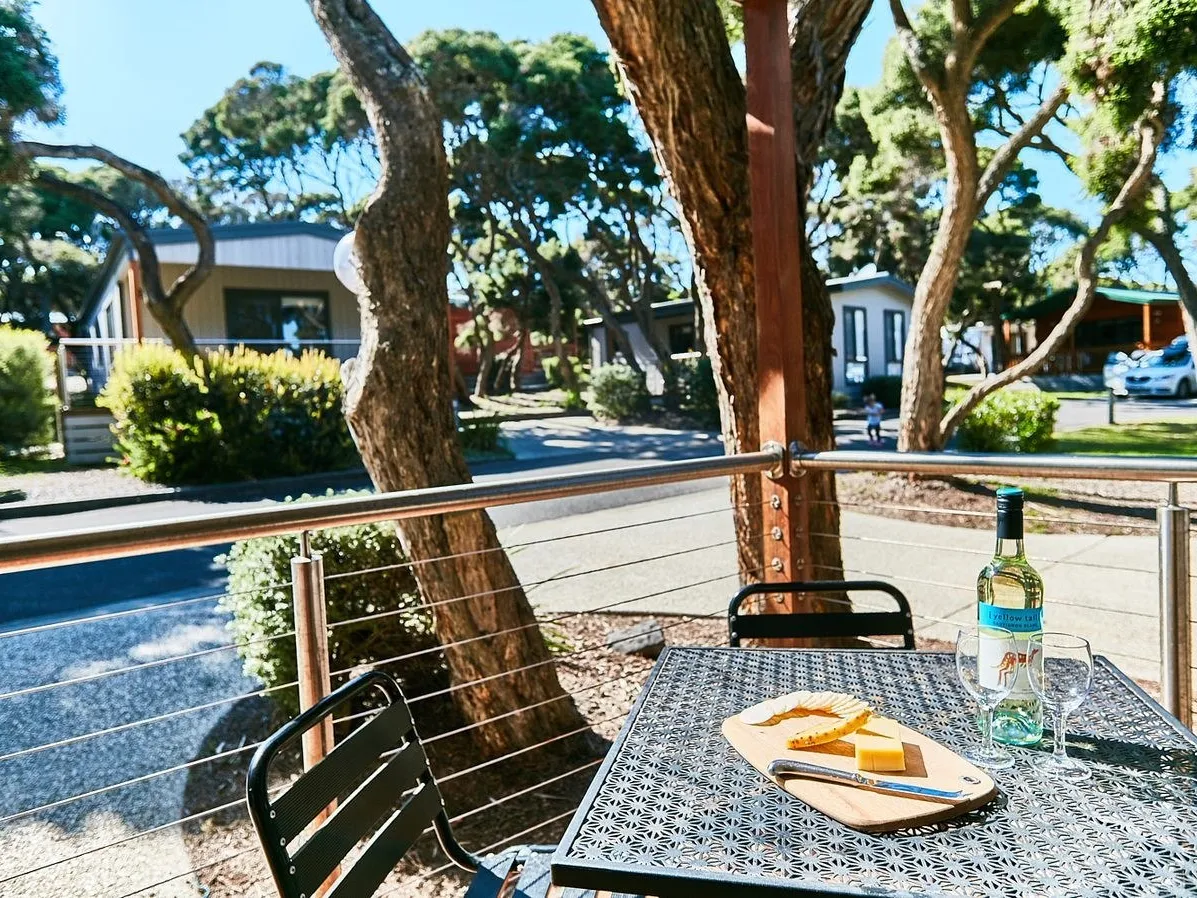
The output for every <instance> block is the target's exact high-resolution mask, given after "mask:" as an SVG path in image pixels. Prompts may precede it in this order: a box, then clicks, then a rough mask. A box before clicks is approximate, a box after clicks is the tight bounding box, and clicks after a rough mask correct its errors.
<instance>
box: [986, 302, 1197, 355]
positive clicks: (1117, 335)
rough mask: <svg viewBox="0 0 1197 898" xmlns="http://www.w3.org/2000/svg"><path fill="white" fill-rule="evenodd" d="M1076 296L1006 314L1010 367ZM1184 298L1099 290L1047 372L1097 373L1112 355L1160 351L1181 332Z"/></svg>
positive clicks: (1048, 329) (1035, 343)
mask: <svg viewBox="0 0 1197 898" xmlns="http://www.w3.org/2000/svg"><path fill="white" fill-rule="evenodd" d="M1075 298H1076V288H1075V287H1070V288H1068V289H1066V290H1057V291H1055V292H1054V293H1051V294H1049V295H1048V296H1046V297H1045V298H1044V299H1042V300H1040V301H1039V302H1037V303H1034V304H1032V305H1030V306H1027V307H1026V308H1023V309H1019V310H1017V311H1015V312H1010V313H1007V314H1006V315H1004V316H1003V318H1004V319H1005V320H1004V323H1003V336H1004V338H1005V340H1006V358H1007V359H1008V360H1009V362H1010V363H1011V364H1013V363H1014V362H1017V361H1019V360H1020V359H1022V358H1024V357H1025V356H1027V355H1028V354H1030V353H1031V352H1032V351H1033V350H1034V349H1035V347H1036V346H1038V345H1039V341H1040V340H1042V339H1043V338H1044V337H1046V336H1047V335H1048V334H1049V333H1051V331H1052V329H1053V328H1054V327H1055V326H1056V325H1057V324H1059V323H1060V319H1061V318H1062V317H1063V315H1064V312H1065V311H1066V310H1067V309H1068V307H1069V306H1070V305H1072V301H1073V300H1074V299H1075ZM1179 300H1180V295H1179V294H1177V293H1169V292H1167V291H1164V290H1132V289H1128V288H1125V287H1098V288H1097V294H1096V295H1095V296H1094V297H1093V303H1092V304H1091V305H1090V306H1089V310H1088V311H1087V312H1086V313H1085V317H1084V318H1083V319H1082V320H1081V321H1080V323H1079V324H1077V326H1076V329H1075V330H1073V332H1072V334H1071V335H1070V336H1069V337H1068V339H1067V340H1066V341H1065V342H1064V344H1063V345H1062V346H1061V347H1060V349H1059V351H1057V352H1056V354H1055V355H1054V356H1052V358H1051V359H1050V360H1049V361H1048V363H1047V365H1046V366H1045V368H1044V373H1046V374H1095V373H1099V372H1100V371H1101V368H1102V365H1103V364H1104V363H1105V360H1106V357H1107V356H1108V355H1109V354H1110V353H1111V352H1127V353H1129V352H1131V351H1133V350H1135V349H1160V348H1162V347H1164V346H1167V345H1168V344H1169V343H1170V342H1172V340H1173V339H1174V338H1176V337H1179V336H1180V335H1181V334H1183V333H1184V332H1185V331H1184V321H1183V320H1182V318H1181V314H1180V304H1179Z"/></svg>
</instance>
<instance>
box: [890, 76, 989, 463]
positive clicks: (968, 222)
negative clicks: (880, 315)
mask: <svg viewBox="0 0 1197 898" xmlns="http://www.w3.org/2000/svg"><path fill="white" fill-rule="evenodd" d="M935 109H936V116H935V117H936V120H937V121H938V123H939V131H940V136H941V137H942V138H943V141H944V156H945V157H946V161H947V184H946V186H945V188H944V204H943V209H942V210H941V211H940V214H939V225H938V227H937V228H936V230H935V238H934V240H932V242H931V251H930V253H929V254H928V256H927V262H926V264H925V265H924V266H923V270H922V271H921V272H920V273H919V279H918V283H917V284H916V285H915V288H914V305H913V307H912V308H911V310H910V323H911V326H910V337H909V339H908V340H907V341H906V352H905V355H904V357H903V359H902V405H901V413H900V420H899V423H898V450H899V451H901V452H926V451H929V450H934V449H942V448H943V443H942V442H941V440H940V434H939V419H940V417H941V416H942V415H943V397H944V374H943V365H942V362H941V354H942V352H943V338H942V337H941V336H940V329H941V328H942V326H943V321H944V316H945V314H946V313H947V311H948V306H949V305H950V304H951V302H952V294H953V293H954V292H955V290H956V280H957V278H958V277H959V275H960V263H961V261H962V260H963V259H964V251H965V248H966V247H967V246H968V238H969V235H971V234H972V231H973V222H974V220H975V219H976V217H977V204H976V194H977V181H978V178H979V177H980V173H979V171H978V168H977V148H976V144H975V143H974V142H973V133H972V121H971V119H970V118H969V114H968V106H967V104H966V101H965V97H964V96H963V95H962V94H959V95H952V96H951V97H950V98H947V97H945V99H944V103H942V104H940V103H937V104H936V106H935Z"/></svg>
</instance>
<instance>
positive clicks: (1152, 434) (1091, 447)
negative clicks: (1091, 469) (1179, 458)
mask: <svg viewBox="0 0 1197 898" xmlns="http://www.w3.org/2000/svg"><path fill="white" fill-rule="evenodd" d="M1051 451H1053V452H1080V453H1089V454H1107V455H1197V422H1193V421H1149V422H1144V423H1140V424H1116V425H1114V426H1112V427H1111V426H1102V427H1086V428H1084V429H1083V430H1069V431H1067V432H1065V433H1059V434H1056V445H1055V448H1054V449H1052V450H1051Z"/></svg>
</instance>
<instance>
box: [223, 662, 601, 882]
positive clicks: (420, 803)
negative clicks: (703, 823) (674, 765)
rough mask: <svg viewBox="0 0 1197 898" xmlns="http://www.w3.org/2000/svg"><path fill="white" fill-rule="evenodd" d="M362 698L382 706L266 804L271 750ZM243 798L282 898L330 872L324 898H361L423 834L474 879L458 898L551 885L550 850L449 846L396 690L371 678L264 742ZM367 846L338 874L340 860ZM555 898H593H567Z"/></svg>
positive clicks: (384, 678) (439, 803) (434, 789)
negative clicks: (377, 699)
mask: <svg viewBox="0 0 1197 898" xmlns="http://www.w3.org/2000/svg"><path fill="white" fill-rule="evenodd" d="M369 690H379V691H381V692H382V694H383V696H384V697H385V698H386V706H385V707H384V708H383V709H382V710H381V711H380V712H379V713H378V714H377V715H376V716H374V717H373V718H372V719H371V720H369V721H368V722H367V723H365V724H364V725H362V726H360V727H359V728H358V729H357V730H355V731H354V732H353V733H352V734H351V735H350V736H348V737H347V738H346V739H345V740H344V741H343V742H341V743H340V744H338V745H337V746H336V747H335V748H334V749H333V750H332V751H331V752H329V754H328V756H327V757H326V758H325V759H324V760H323V761H321V762H320V763H318V764H317V765H316V766H315V767H313V768H312V769H311V770H309V771H307V772H305V773H304V774H303V775H301V776H300V777H299V778H298V779H296V780H295V781H294V782H293V783H292V784H291V786H290V787H289V788H288V789H287V790H286V791H285V792H283V793H282V794H281V795H279V796H278V797H277V798H273V799H272V798H271V797H270V795H269V794H268V792H267V785H268V777H269V773H270V768H271V765H272V763H273V761H274V760H275V758H276V757H277V756H278V753H279V751H280V750H281V749H282V748H284V747H285V746H287V745H290V744H295V743H296V740H298V739H299V737H300V736H302V734H303V733H304V732H306V731H307V730H310V729H312V728H313V727H315V726H318V725H320V723H321V722H322V721H323V720H324V719H325V718H327V717H328V716H329V715H331V714H332V713H333V712H334V710H336V709H337V708H339V707H341V706H344V705H345V704H347V703H348V702H349V701H350V700H351V699H352V698H354V697H355V696H357V695H359V694H361V693H365V692H367V691H369ZM359 783H360V785H358V784H359ZM350 791H351V794H349V796H348V797H344V793H346V792H350ZM246 792H247V797H248V800H249V811H250V816H251V817H252V819H253V824H254V829H255V830H257V833H258V838H259V839H260V840H261V842H262V848H263V850H264V851H265V853H266V860H267V863H268V864H269V866H270V872H271V874H273V876H274V882H275V885H276V886H277V887H278V892H279V895H281V896H282V898H310V896H311V895H313V894H314V893H315V891H316V890H317V889H318V888H319V887H320V886H321V884H322V883H324V882H325V881H326V880H327V879H328V878H329V877H330V876H331V875H332V874H333V872H334V871H337V870H338V868H340V869H339V872H338V873H337V877H336V879H335V881H334V882H333V883H332V885H331V887H330V888H329V891H328V893H327V895H328V898H368V896H370V895H373V894H374V893H375V892H376V891H377V890H378V887H379V886H380V885H381V884H382V882H383V880H385V879H386V877H387V874H389V873H390V872H391V870H393V869H394V867H395V865H396V864H397V863H399V861H400V860H401V859H402V858H403V855H404V854H406V853H407V850H408V849H409V848H411V846H412V845H413V844H414V843H415V841H416V839H418V838H419V837H420V835H421V834H422V833H423V832H424V831H425V830H426V829H428V827H429V826H430V825H431V826H432V827H433V828H434V830H435V832H436V837H437V840H438V841H439V842H440V846H441V848H442V850H443V851H444V852H445V854H446V855H448V856H449V859H450V860H451V861H453V863H454V864H456V865H457V866H459V867H461V868H463V869H465V870H469V871H471V872H473V873H474V874H475V876H474V879H473V881H472V882H471V884H470V888H469V890H468V891H467V892H466V898H494V896H497V895H498V894H499V893H500V891H501V890H503V889H504V887H505V886H506V887H507V888H508V891H510V886H511V885H512V884H513V883H514V886H515V889H514V895H513V896H512V898H544V896H545V895H546V894H547V893H548V890H549V887H550V885H551V883H550V880H549V855H550V854H551V852H552V851H553V846H519V847H516V848H511V849H508V850H507V851H504V852H502V853H500V854H495V855H489V856H487V857H485V858H480V857H476V856H474V855H473V854H470V852H468V851H466V850H465V849H464V848H463V847H462V846H461V844H460V843H459V842H458V841H457V839H456V838H454V836H453V830H452V828H451V827H450V825H449V817H448V815H447V814H446V813H445V806H444V800H443V799H442V798H441V792H440V788H439V787H438V786H437V783H436V779H435V778H434V777H433V775H432V771H431V770H430V769H429V767H428V758H427V756H426V755H425V754H424V746H423V745H422V744H421V743H420V738H419V736H418V735H417V734H416V730H415V725H414V724H413V722H412V716H411V711H410V710H409V708H408V706H407V701H406V700H405V699H404V697H403V693H402V692H401V691H400V689H399V684H398V683H396V682H395V681H394V679H392V678H391V677H390V676H388V675H387V674H384V673H381V672H378V671H373V672H371V673H367V674H364V675H362V676H360V677H357V678H356V679H354V680H351V681H350V682H348V683H346V684H345V685H344V686H342V687H341V688H340V689H337V690H336V691H335V692H333V693H332V694H331V695H329V696H328V697H326V698H325V699H323V700H322V701H320V702H318V703H317V704H316V705H314V706H313V707H311V708H309V709H308V710H307V711H304V712H303V713H302V714H300V715H299V716H298V717H297V718H295V719H294V720H292V721H291V722H290V723H288V724H286V725H285V726H283V727H282V728H281V729H280V730H279V731H278V732H276V733H275V734H274V735H273V736H271V737H270V738H269V739H267V740H266V741H265V742H263V743H262V745H260V746H259V747H258V750H257V751H256V752H254V756H253V759H252V760H251V761H250V763H249V776H248V783H247V789H246ZM333 801H338V802H339V804H338V807H337V808H336V810H335V811H334V812H333V813H332V814H331V815H329V816H328V818H327V819H326V820H324V821H323V822H321V823H320V824H319V825H318V827H317V828H316V829H315V830H314V832H312V834H311V835H310V836H309V838H308V839H307V840H306V841H305V842H304V843H303V844H302V845H299V846H298V847H297V848H295V849H294V850H292V848H291V847H289V846H290V845H291V843H293V842H294V841H295V838H296V837H297V836H298V835H299V834H300V833H302V832H303V831H304V830H305V829H307V828H308V827H309V825H311V824H312V822H313V821H314V820H315V819H316V818H317V817H318V816H319V815H320V813H321V812H322V811H323V810H324V809H325V808H327V807H328V806H329V805H330V804H331V803H332V802H333ZM371 833H373V835H371ZM367 837H369V840H368V841H366V844H365V846H364V847H363V849H362V851H361V853H360V854H358V855H357V858H356V860H355V861H354V862H353V863H352V865H347V864H346V863H345V860H346V858H347V857H348V856H349V855H350V854H351V853H352V852H353V851H354V849H355V848H356V847H357V846H358V845H359V844H360V843H362V842H363V841H364V840H366V839H367ZM563 894H564V895H569V896H571V898H583V896H593V894H594V893H593V892H582V891H579V890H577V889H568V890H565V892H563Z"/></svg>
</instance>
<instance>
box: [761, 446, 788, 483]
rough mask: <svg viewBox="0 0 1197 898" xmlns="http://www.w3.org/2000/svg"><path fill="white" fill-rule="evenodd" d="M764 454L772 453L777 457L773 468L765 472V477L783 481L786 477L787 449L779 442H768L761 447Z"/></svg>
mask: <svg viewBox="0 0 1197 898" xmlns="http://www.w3.org/2000/svg"><path fill="white" fill-rule="evenodd" d="M761 451H762V452H771V453H773V455H774V456H776V460H775V461H774V462H773V467H771V468H770V469H769V470H768V471H766V472H765V476H766V477H768V478H769V479H770V480H781V478H783V477H785V476H786V447H785V446H783V445H782V444H781V443H779V442H777V440H768V441H767V442H766V443H765V444H764V445H763V446H761Z"/></svg>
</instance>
